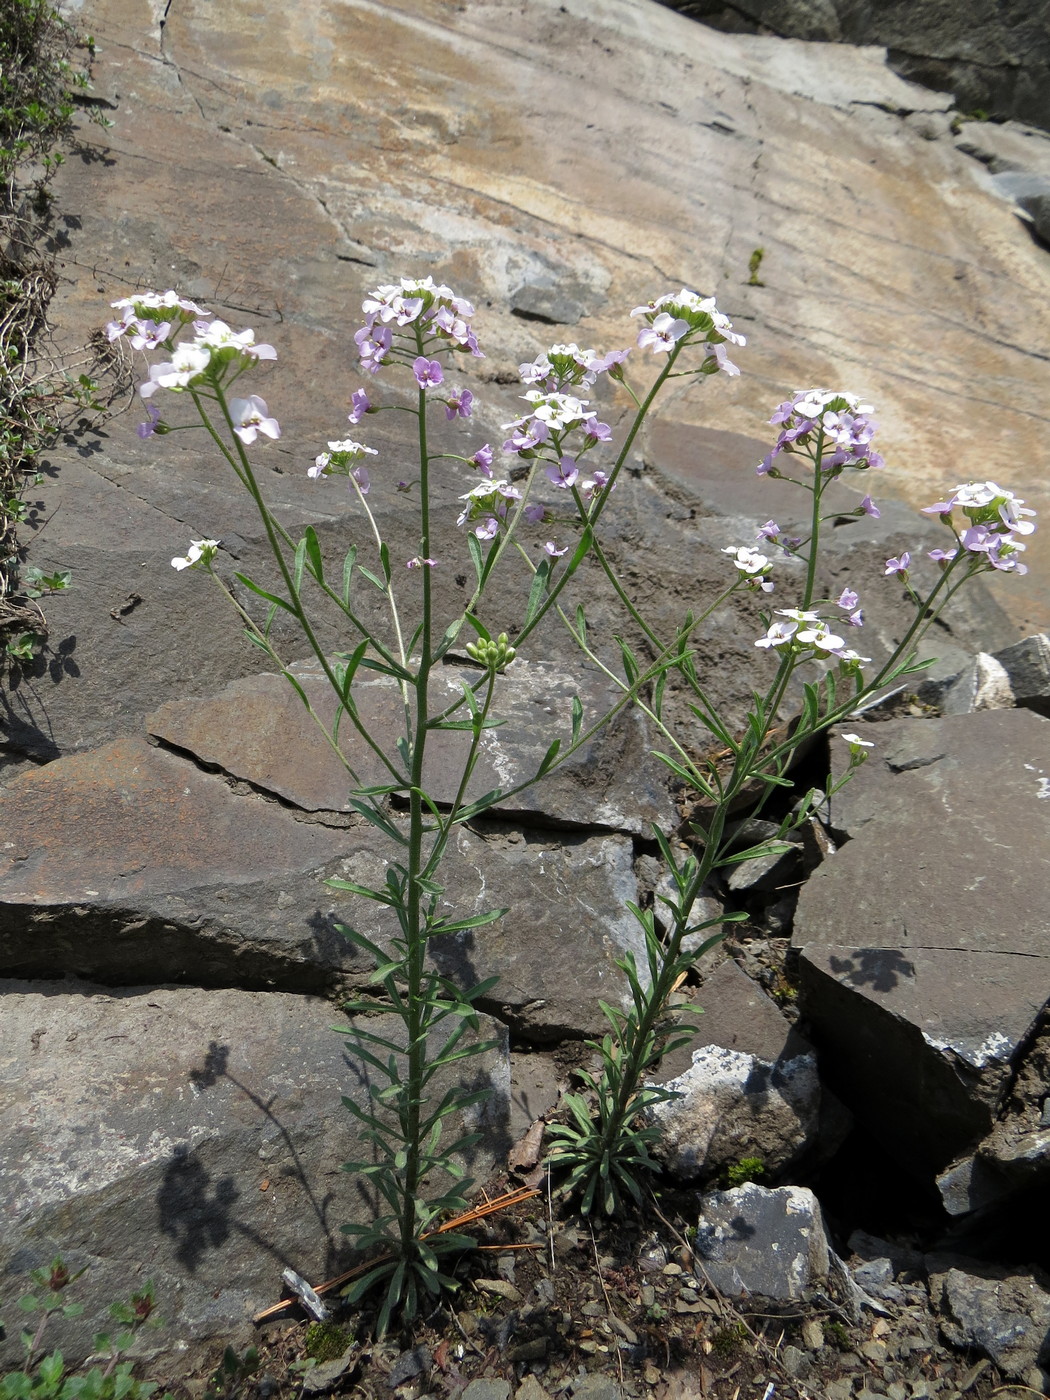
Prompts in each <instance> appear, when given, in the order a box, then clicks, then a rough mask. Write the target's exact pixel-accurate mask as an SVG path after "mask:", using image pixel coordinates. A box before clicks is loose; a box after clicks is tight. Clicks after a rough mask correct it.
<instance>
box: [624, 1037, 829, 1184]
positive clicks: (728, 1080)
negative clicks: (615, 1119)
mask: <svg viewBox="0 0 1050 1400" xmlns="http://www.w3.org/2000/svg"><path fill="white" fill-rule="evenodd" d="M692 1058H693V1063H692V1065H691V1067H690V1068H689V1069H688V1070H686V1071H685V1073H684V1074H681V1075H678V1076H677V1077H676V1078H675V1079H670V1080H667V1081H665V1082H664V1083H663V1086H662V1087H663V1088H665V1089H667V1090H669V1091H670V1092H672V1093H674V1094H677V1095H679V1097H677V1098H674V1099H668V1100H666V1101H664V1102H663V1103H658V1104H654V1105H653V1107H652V1108H651V1109H650V1111H649V1117H650V1119H651V1121H652V1122H653V1123H655V1124H656V1125H657V1127H658V1128H659V1129H660V1136H659V1139H658V1141H657V1142H656V1143H655V1144H654V1146H653V1149H652V1150H653V1152H654V1154H655V1155H656V1156H657V1157H659V1159H660V1160H661V1161H662V1162H663V1163H664V1165H665V1166H666V1167H667V1169H668V1170H669V1171H670V1172H671V1173H672V1174H673V1175H674V1176H676V1177H678V1178H680V1179H682V1180H686V1181H688V1180H692V1179H694V1178H696V1177H698V1176H700V1175H709V1174H712V1173H714V1172H715V1171H717V1170H718V1169H719V1168H721V1167H726V1166H729V1165H731V1164H732V1163H734V1162H739V1161H740V1160H741V1159H742V1158H744V1157H758V1158H761V1160H762V1162H763V1163H764V1165H765V1168H766V1171H767V1172H776V1171H778V1170H780V1169H781V1168H782V1167H784V1166H785V1165H786V1164H787V1163H788V1162H790V1161H792V1160H793V1159H794V1158H796V1157H798V1156H800V1155H801V1154H802V1152H803V1151H804V1150H805V1148H806V1147H807V1146H808V1144H809V1142H810V1139H811V1137H812V1135H813V1134H814V1133H815V1131H816V1127H817V1122H818V1116H819V1109H820V1083H819V1080H818V1079H817V1062H816V1056H815V1055H814V1054H813V1052H812V1051H811V1050H809V1048H808V1047H807V1046H805V1044H804V1042H803V1043H802V1044H801V1045H800V1046H799V1053H798V1054H796V1055H795V1056H794V1057H793V1058H788V1056H787V1055H785V1056H784V1057H783V1058H782V1059H779V1060H778V1061H777V1062H776V1063H774V1064H769V1063H767V1062H765V1061H762V1060H759V1059H757V1058H756V1057H755V1056H754V1055H744V1054H741V1053H740V1052H739V1051H736V1050H726V1049H723V1048H722V1047H721V1046H716V1045H708V1046H705V1047H703V1048H701V1049H699V1050H694V1051H693V1056H692Z"/></svg>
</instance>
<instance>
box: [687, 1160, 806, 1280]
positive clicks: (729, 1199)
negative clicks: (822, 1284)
mask: <svg viewBox="0 0 1050 1400" xmlns="http://www.w3.org/2000/svg"><path fill="white" fill-rule="evenodd" d="M696 1256H697V1257H696V1266H695V1268H696V1274H697V1277H698V1278H700V1279H701V1280H703V1279H705V1278H706V1279H709V1280H710V1282H711V1283H712V1284H713V1286H714V1287H715V1288H717V1289H718V1290H719V1292H721V1293H726V1294H729V1295H730V1296H731V1297H735V1296H736V1295H737V1294H740V1293H749V1294H751V1293H757V1294H759V1295H760V1296H762V1297H764V1298H776V1299H780V1300H783V1301H788V1300H792V1299H798V1298H801V1297H802V1296H803V1295H804V1294H805V1291H806V1289H807V1288H809V1287H811V1286H812V1285H813V1284H814V1283H816V1282H817V1281H818V1280H819V1279H821V1278H823V1277H824V1275H825V1274H826V1273H827V1271H828V1266H829V1253H828V1242H827V1236H826V1235H825V1233H824V1223H823V1219H822V1217H821V1213H820V1206H819V1205H818V1204H817V1200H816V1197H815V1196H814V1195H813V1193H812V1191H808V1190H806V1189H805V1188H804V1187H800V1186H781V1187H779V1188H778V1189H777V1190H775V1191H770V1190H767V1189H766V1188H765V1187H764V1186H756V1185H755V1184H754V1183H753V1182H750V1183H748V1184H747V1185H746V1186H738V1187H736V1188H734V1189H733V1190H732V1191H717V1192H715V1193H713V1194H712V1195H710V1196H704V1197H703V1198H702V1200H701V1203H700V1219H699V1223H698V1225H697V1232H696Z"/></svg>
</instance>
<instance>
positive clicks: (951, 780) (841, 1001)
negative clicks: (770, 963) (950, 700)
mask: <svg viewBox="0 0 1050 1400" xmlns="http://www.w3.org/2000/svg"><path fill="white" fill-rule="evenodd" d="M1046 725H1047V721H1046V720H1044V719H1042V718H1041V717H1039V716H1038V715H1035V714H1034V713H1032V712H1031V711H1026V710H1002V711H983V712H979V713H975V714H971V715H966V716H958V717H950V718H945V719H938V720H915V719H905V720H893V721H888V722H885V723H881V724H878V725H870V726H868V727H867V729H866V730H865V732H866V733H870V734H871V735H872V737H873V738H874V739H875V741H876V745H877V747H876V749H875V750H874V751H873V757H872V759H871V760H869V762H868V763H866V764H865V765H864V767H863V768H861V769H860V771H859V772H858V773H857V774H856V775H855V777H854V778H853V780H852V781H851V782H850V783H849V784H847V786H846V787H845V789H844V790H843V792H842V793H841V794H839V795H838V796H837V797H836V799H835V802H834V804H833V809H832V823H833V825H834V826H835V827H836V829H839V830H844V831H845V832H846V833H847V834H854V833H856V834H857V839H855V840H852V841H849V842H847V843H846V845H845V846H844V847H842V848H841V849H840V850H839V851H838V852H837V854H836V855H835V856H834V857H832V858H831V859H829V860H827V861H825V862H824V864H823V865H822V866H821V867H820V868H819V869H818V870H817V871H816V872H815V873H814V874H813V875H812V876H811V878H810V880H809V881H808V883H807V884H806V886H805V887H804V889H803V891H802V894H801V896H800V899H799V905H798V910H797V913H796V920H795V932H794V939H793V941H794V945H795V947H796V948H797V949H799V957H800V964H799V968H800V978H801V996H802V1000H803V1005H804V1007H805V1013H806V1015H807V1017H808V1018H809V1020H810V1021H811V1023H812V1025H813V1027H814V1032H813V1033H814V1038H815V1040H816V1043H817V1044H818V1046H819V1047H821V1048H826V1049H828V1050H830V1051H831V1054H830V1055H829V1056H828V1057H827V1065H828V1069H829V1072H830V1073H831V1075H832V1077H833V1084H834V1087H836V1089H837V1091H838V1092H839V1093H840V1095H841V1097H842V1098H843V1099H844V1100H845V1102H846V1103H847V1105H848V1106H850V1107H851V1108H855V1109H856V1111H857V1113H858V1115H859V1116H860V1117H861V1118H863V1119H864V1120H866V1121H867V1122H868V1124H869V1126H871V1127H873V1128H874V1129H876V1130H877V1131H878V1132H880V1134H882V1135H883V1137H884V1139H885V1141H886V1143H887V1146H888V1147H889V1148H890V1150H891V1151H894V1152H896V1153H897V1154H898V1155H900V1156H902V1157H905V1158H909V1157H914V1158H915V1159H916V1160H917V1161H919V1162H920V1163H921V1164H922V1165H923V1166H924V1167H925V1168H927V1169H932V1170H933V1171H939V1170H941V1169H942V1168H943V1167H944V1166H945V1165H946V1164H947V1163H948V1162H949V1161H951V1160H952V1158H953V1157H955V1156H958V1155H959V1154H961V1153H963V1152H965V1151H967V1150H968V1149H970V1148H972V1147H973V1146H974V1144H975V1143H976V1141H977V1140H979V1139H980V1138H981V1137H983V1136H984V1134H985V1133H987V1132H988V1131H989V1129H990V1127H991V1117H992V1115H993V1114H994V1113H995V1111H996V1108H997V1106H998V1104H999V1101H1000V1098H1001V1095H1002V1093H1003V1091H1004V1089H1005V1087H1006V1085H1007V1083H1008V1080H1009V1076H1010V1072H1011V1066H1012V1062H1013V1060H1014V1057H1015V1055H1016V1053H1017V1051H1018V1049H1019V1047H1020V1046H1021V1045H1022V1044H1023V1043H1024V1041H1025V1039H1026V1037H1027V1036H1028V1035H1029V1034H1030V1032H1031V1030H1032V1028H1033V1026H1034V1024H1035V1022H1036V1019H1037V1018H1038V1016H1039V1014H1040V1011H1041V1010H1042V1008H1043V1006H1044V1005H1045V1004H1046V1002H1047V999H1048V998H1050V956H1048V950H1047V946H1046V935H1045V928H1046V908H1047V904H1046V881H1045V869H1046V866H1047V864H1048V863H1050V805H1048V803H1047V800H1046V794H1047V792H1048V791H1050V782H1048V775H1050V729H1047V728H1046ZM837 761H838V762H840V763H841V761H842V755H841V754H840V755H839V758H838V760H837ZM888 872H892V877H890V875H889V874H888Z"/></svg>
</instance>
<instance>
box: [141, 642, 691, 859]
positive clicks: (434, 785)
mask: <svg viewBox="0 0 1050 1400" xmlns="http://www.w3.org/2000/svg"><path fill="white" fill-rule="evenodd" d="M295 675H296V677H297V679H298V680H299V681H300V683H301V684H302V686H303V689H304V690H305V692H306V694H307V696H308V697H309V699H310V703H311V705H312V706H313V707H314V709H315V710H316V711H317V713H318V715H319V716H320V717H321V718H322V719H323V720H324V722H325V723H326V724H327V725H329V726H331V724H332V722H333V720H334V718H335V697H334V695H333V694H332V690H331V687H330V685H329V684H328V682H327V680H326V679H325V677H324V675H323V674H322V673H321V671H320V669H319V668H317V667H311V666H308V665H300V666H297V667H295ZM478 676H479V672H478V670H477V669H476V668H475V669H470V668H468V667H465V666H454V665H449V666H442V667H440V668H439V669H438V671H437V672H436V673H435V676H434V683H433V693H432V697H431V708H432V710H433V711H434V712H437V711H439V710H443V709H445V708H446V707H447V706H448V705H450V704H451V703H453V702H454V701H455V700H457V699H458V698H460V697H461V696H462V687H463V685H464V684H466V685H471V684H473V683H475V682H476V681H477V679H478ZM353 696H354V702H355V705H356V707H357V712H358V714H359V716H360V719H361V723H362V724H363V726H364V727H365V728H366V729H367V731H368V733H369V734H370V735H371V736H372V737H373V738H374V739H375V740H376V741H377V743H378V744H379V746H380V748H381V749H382V750H383V752H384V753H387V754H393V753H396V749H395V741H396V740H397V739H398V738H400V737H403V735H404V725H403V722H402V720H403V712H402V710H401V708H400V700H399V693H398V688H397V685H396V683H395V682H394V681H393V680H391V679H390V678H388V677H381V676H375V677H374V678H373V673H359V678H358V680H357V681H356V682H355V685H354V688H353ZM577 696H579V698H580V701H581V703H582V705H583V724H584V727H585V728H586V726H587V725H588V724H590V723H593V722H595V721H596V720H597V719H599V718H600V717H601V716H602V714H604V713H607V712H608V711H609V710H611V709H612V708H613V707H614V706H615V705H616V704H617V702H618V700H619V698H620V692H619V691H618V690H617V689H616V687H614V686H613V685H612V684H611V683H609V682H606V681H604V680H603V679H602V677H601V675H600V673H599V672H598V671H597V670H596V669H595V668H594V667H590V666H585V665H584V666H580V667H579V668H578V669H577V670H576V671H575V672H573V673H569V672H568V671H566V670H565V669H564V668H563V667H561V666H557V665H552V664H549V663H546V662H542V661H528V660H516V661H515V662H514V663H513V664H512V665H511V666H510V667H509V668H508V669H507V671H506V673H505V674H504V675H502V676H500V677H499V679H498V682H497V687H496V694H495V701H494V704H493V707H492V711H491V715H492V718H493V719H495V720H498V721H499V727H497V728H493V729H488V730H486V731H485V732H484V733H483V735H482V738H481V743H480V750H481V753H480V759H479V762H478V765H477V768H476V769H475V771H474V774H473V777H472V779H471V783H470V786H469V787H468V789H467V792H466V800H467V801H468V802H469V801H471V800H473V799H474V798H477V797H480V796H481V795H482V794H483V793H486V792H489V791H491V790H492V789H494V788H497V787H499V788H503V789H504V790H510V789H511V788H513V787H515V786H516V785H517V784H518V783H520V782H522V781H524V780H526V779H527V778H528V777H529V776H530V775H531V774H533V773H535V771H536V770H537V768H538V767H539V765H540V763H541V761H542V760H543V757H544V755H545V754H546V752H547V750H548V748H549V747H550V745H551V743H552V742H553V740H554V739H556V738H560V739H561V741H562V744H563V746H566V747H567V746H568V743H569V739H570V736H571V732H572V703H573V700H574V699H575V698H576V697H577ZM466 714H467V712H466V710H465V708H461V709H460V711H459V713H458V714H457V715H456V716H455V718H457V719H459V718H462V717H464V716H465V715H466ZM147 726H148V729H149V732H150V733H151V734H152V735H154V736H155V737H156V738H159V739H161V740H162V741H163V742H164V743H166V744H169V745H172V746H174V747H176V748H179V749H185V750H188V751H189V752H191V753H193V754H194V755H196V757H197V758H199V759H200V760H201V761H202V762H203V763H206V764H208V765H214V766H215V767H218V768H220V769H222V770H223V771H224V772H226V773H229V774H230V775H231V776H233V777H237V778H242V779H244V780H246V781H248V782H250V783H251V784H252V785H253V786H256V787H260V788H263V789H265V790H266V791H268V792H272V793H274V794H276V795H278V796H280V797H282V798H284V799H285V800H286V801H288V802H292V803H294V804H295V805H296V806H297V807H301V808H304V809H305V810H307V811H333V812H347V811H349V810H350V796H351V795H352V792H353V788H354V783H353V780H352V778H351V777H350V776H349V774H348V772H347V768H346V767H345V766H344V764H343V763H341V762H340V760H339V759H338V757H337V756H336V755H335V753H333V751H332V749H331V747H330V745H329V744H328V742H327V740H326V739H325V738H324V736H323V735H322V733H321V731H320V729H319V728H318V727H317V725H316V724H315V723H314V721H313V720H312V719H311V718H310V716H309V715H308V713H307V711H306V709H305V707H304V705H303V703H302V700H301V699H300V698H299V696H298V695H297V694H296V693H295V692H294V690H293V689H292V687H291V686H290V685H289V684H288V682H287V681H286V680H285V679H284V678H283V677H282V676H278V675H271V674H263V675H258V676H252V677H249V678H247V679H245V680H241V681H236V682H234V683H233V684H232V685H230V686H228V687H227V688H226V689H225V690H223V691H221V692H220V693H219V694H218V695H215V696H212V697H209V698H207V699H193V700H175V701H170V702H169V703H168V704H166V705H162V706H161V708H160V709H159V710H157V711H155V712H154V714H152V715H151V716H150V718H149V720H148V721H147ZM339 738H340V748H341V751H342V752H343V754H344V755H345V757H346V761H347V763H348V764H349V765H350V768H351V770H352V772H353V773H354V774H355V775H356V777H357V778H358V780H359V782H360V785H362V786H369V785H373V784H379V783H384V782H389V781H390V773H389V771H388V769H387V768H386V767H385V766H384V765H383V764H382V763H381V761H380V759H379V758H378V757H377V755H376V754H375V752H374V751H373V750H372V749H371V748H370V747H369V746H368V745H367V744H366V742H365V740H364V739H363V738H362V737H361V736H360V734H359V733H358V731H357V730H356V729H355V727H354V726H353V724H352V723H351V721H350V720H349V719H348V718H347V717H345V716H344V718H343V720H342V723H341V726H340V736H339ZM469 747H470V735H469V734H468V733H466V732H465V731H455V730H435V731H433V732H432V733H431V735H430V736H429V738H428V742H427V765H426V770H425V773H424V785H425V786H426V788H427V791H428V792H429V793H430V795H431V796H432V797H433V798H434V799H435V801H437V802H438V803H444V804H446V805H447V804H451V802H452V801H453V800H454V798H455V796H456V793H457V791H458V788H459V783H460V779H461V774H462V771H463V764H464V762H465V761H466V757H467V754H468V751H469ZM664 772H665V770H663V768H662V766H661V765H659V764H658V763H657V762H656V760H655V759H653V758H652V757H651V756H650V754H649V752H648V747H647V743H646V735H645V730H644V724H643V721H642V718H641V716H640V715H638V714H637V712H629V713H627V714H626V715H625V716H619V717H617V719H616V720H615V721H614V722H613V724H612V725H611V726H610V727H609V729H608V730H606V731H604V732H602V733H599V734H598V735H597V736H596V738H594V739H592V740H591V741H590V742H588V743H587V744H585V745H584V746H583V748H581V749H580V750H579V751H578V752H577V753H576V754H575V755H573V757H572V758H571V759H570V760H569V761H568V762H567V763H566V764H565V765H564V766H563V767H561V768H558V769H556V770H555V771H554V772H553V773H551V774H550V775H549V776H548V777H546V778H544V779H542V780H541V782H540V783H538V784H536V785H535V786H534V787H531V788H527V789H525V790H524V791H522V792H519V793H516V794H513V795H512V796H509V797H507V798H506V799H505V800H502V801H501V802H499V803H498V804H497V806H496V807H495V808H493V809H491V812H490V815H501V816H506V817H513V818H516V819H519V820H521V819H525V820H530V819H531V820H539V821H542V822H555V823H559V824H567V823H571V824H573V825H576V826H591V827H602V826H605V827H611V828H616V829H619V830H626V831H631V832H634V833H641V832H643V831H645V832H648V831H650V830H651V829H652V825H653V823H654V822H659V824H660V825H661V827H662V828H663V829H664V830H668V829H669V828H670V827H671V826H672V825H673V823H674V820H675V814H674V809H673V807H672V804H671V799H670V796H669V793H668V785H667V782H666V780H665V777H664Z"/></svg>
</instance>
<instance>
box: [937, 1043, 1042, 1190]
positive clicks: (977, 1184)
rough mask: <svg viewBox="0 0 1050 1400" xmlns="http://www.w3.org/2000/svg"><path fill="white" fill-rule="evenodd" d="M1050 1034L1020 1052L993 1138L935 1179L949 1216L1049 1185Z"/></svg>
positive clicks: (994, 1126) (991, 1133)
mask: <svg viewBox="0 0 1050 1400" xmlns="http://www.w3.org/2000/svg"><path fill="white" fill-rule="evenodd" d="M1048 1084H1050V1033H1048V1032H1047V1030H1046V1029H1045V1027H1044V1028H1042V1029H1041V1030H1040V1031H1039V1032H1038V1033H1037V1034H1036V1035H1035V1037H1034V1038H1033V1039H1032V1041H1031V1043H1030V1044H1028V1045H1027V1046H1025V1047H1024V1049H1023V1051H1022V1054H1021V1059H1020V1061H1019V1063H1018V1064H1017V1066H1016V1072H1015V1076H1014V1082H1013V1084H1012V1085H1011V1087H1010V1092H1009V1094H1008V1096H1007V1100H1006V1103H1005V1105H1004V1108H1003V1110H1002V1111H1001V1112H1000V1114H999V1116H998V1118H997V1120H996V1122H995V1124H994V1125H993V1127H992V1130H991V1132H990V1133H989V1134H988V1136H987V1137H986V1138H984V1140H983V1141H982V1142H981V1143H980V1144H979V1145H978V1146H977V1149H976V1151H974V1152H973V1153H968V1154H966V1155H965V1156H963V1157H962V1158H960V1159H959V1160H958V1161H956V1162H953V1163H952V1164H951V1166H950V1167H948V1168H947V1169H946V1170H945V1171H944V1172H942V1173H941V1175H940V1176H939V1177H938V1178H937V1186H938V1189H939V1190H940V1192H941V1198H942V1199H943V1201H944V1204H945V1208H946V1209H947V1210H948V1211H949V1212H950V1213H951V1214H952V1215H962V1214H964V1213H967V1212H969V1211H973V1210H981V1209H983V1208H984V1207H986V1206H989V1205H992V1204H993V1203H995V1202H997V1201H1000V1200H1002V1199H1003V1198H1004V1197H1007V1196H1010V1195H1013V1194H1014V1193H1015V1192H1018V1191H1022V1190H1029V1189H1032V1190H1035V1191H1038V1190H1039V1189H1042V1184H1043V1183H1045V1182H1046V1181H1047V1180H1048V1179H1050V1098H1048V1095H1047V1085H1048Z"/></svg>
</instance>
